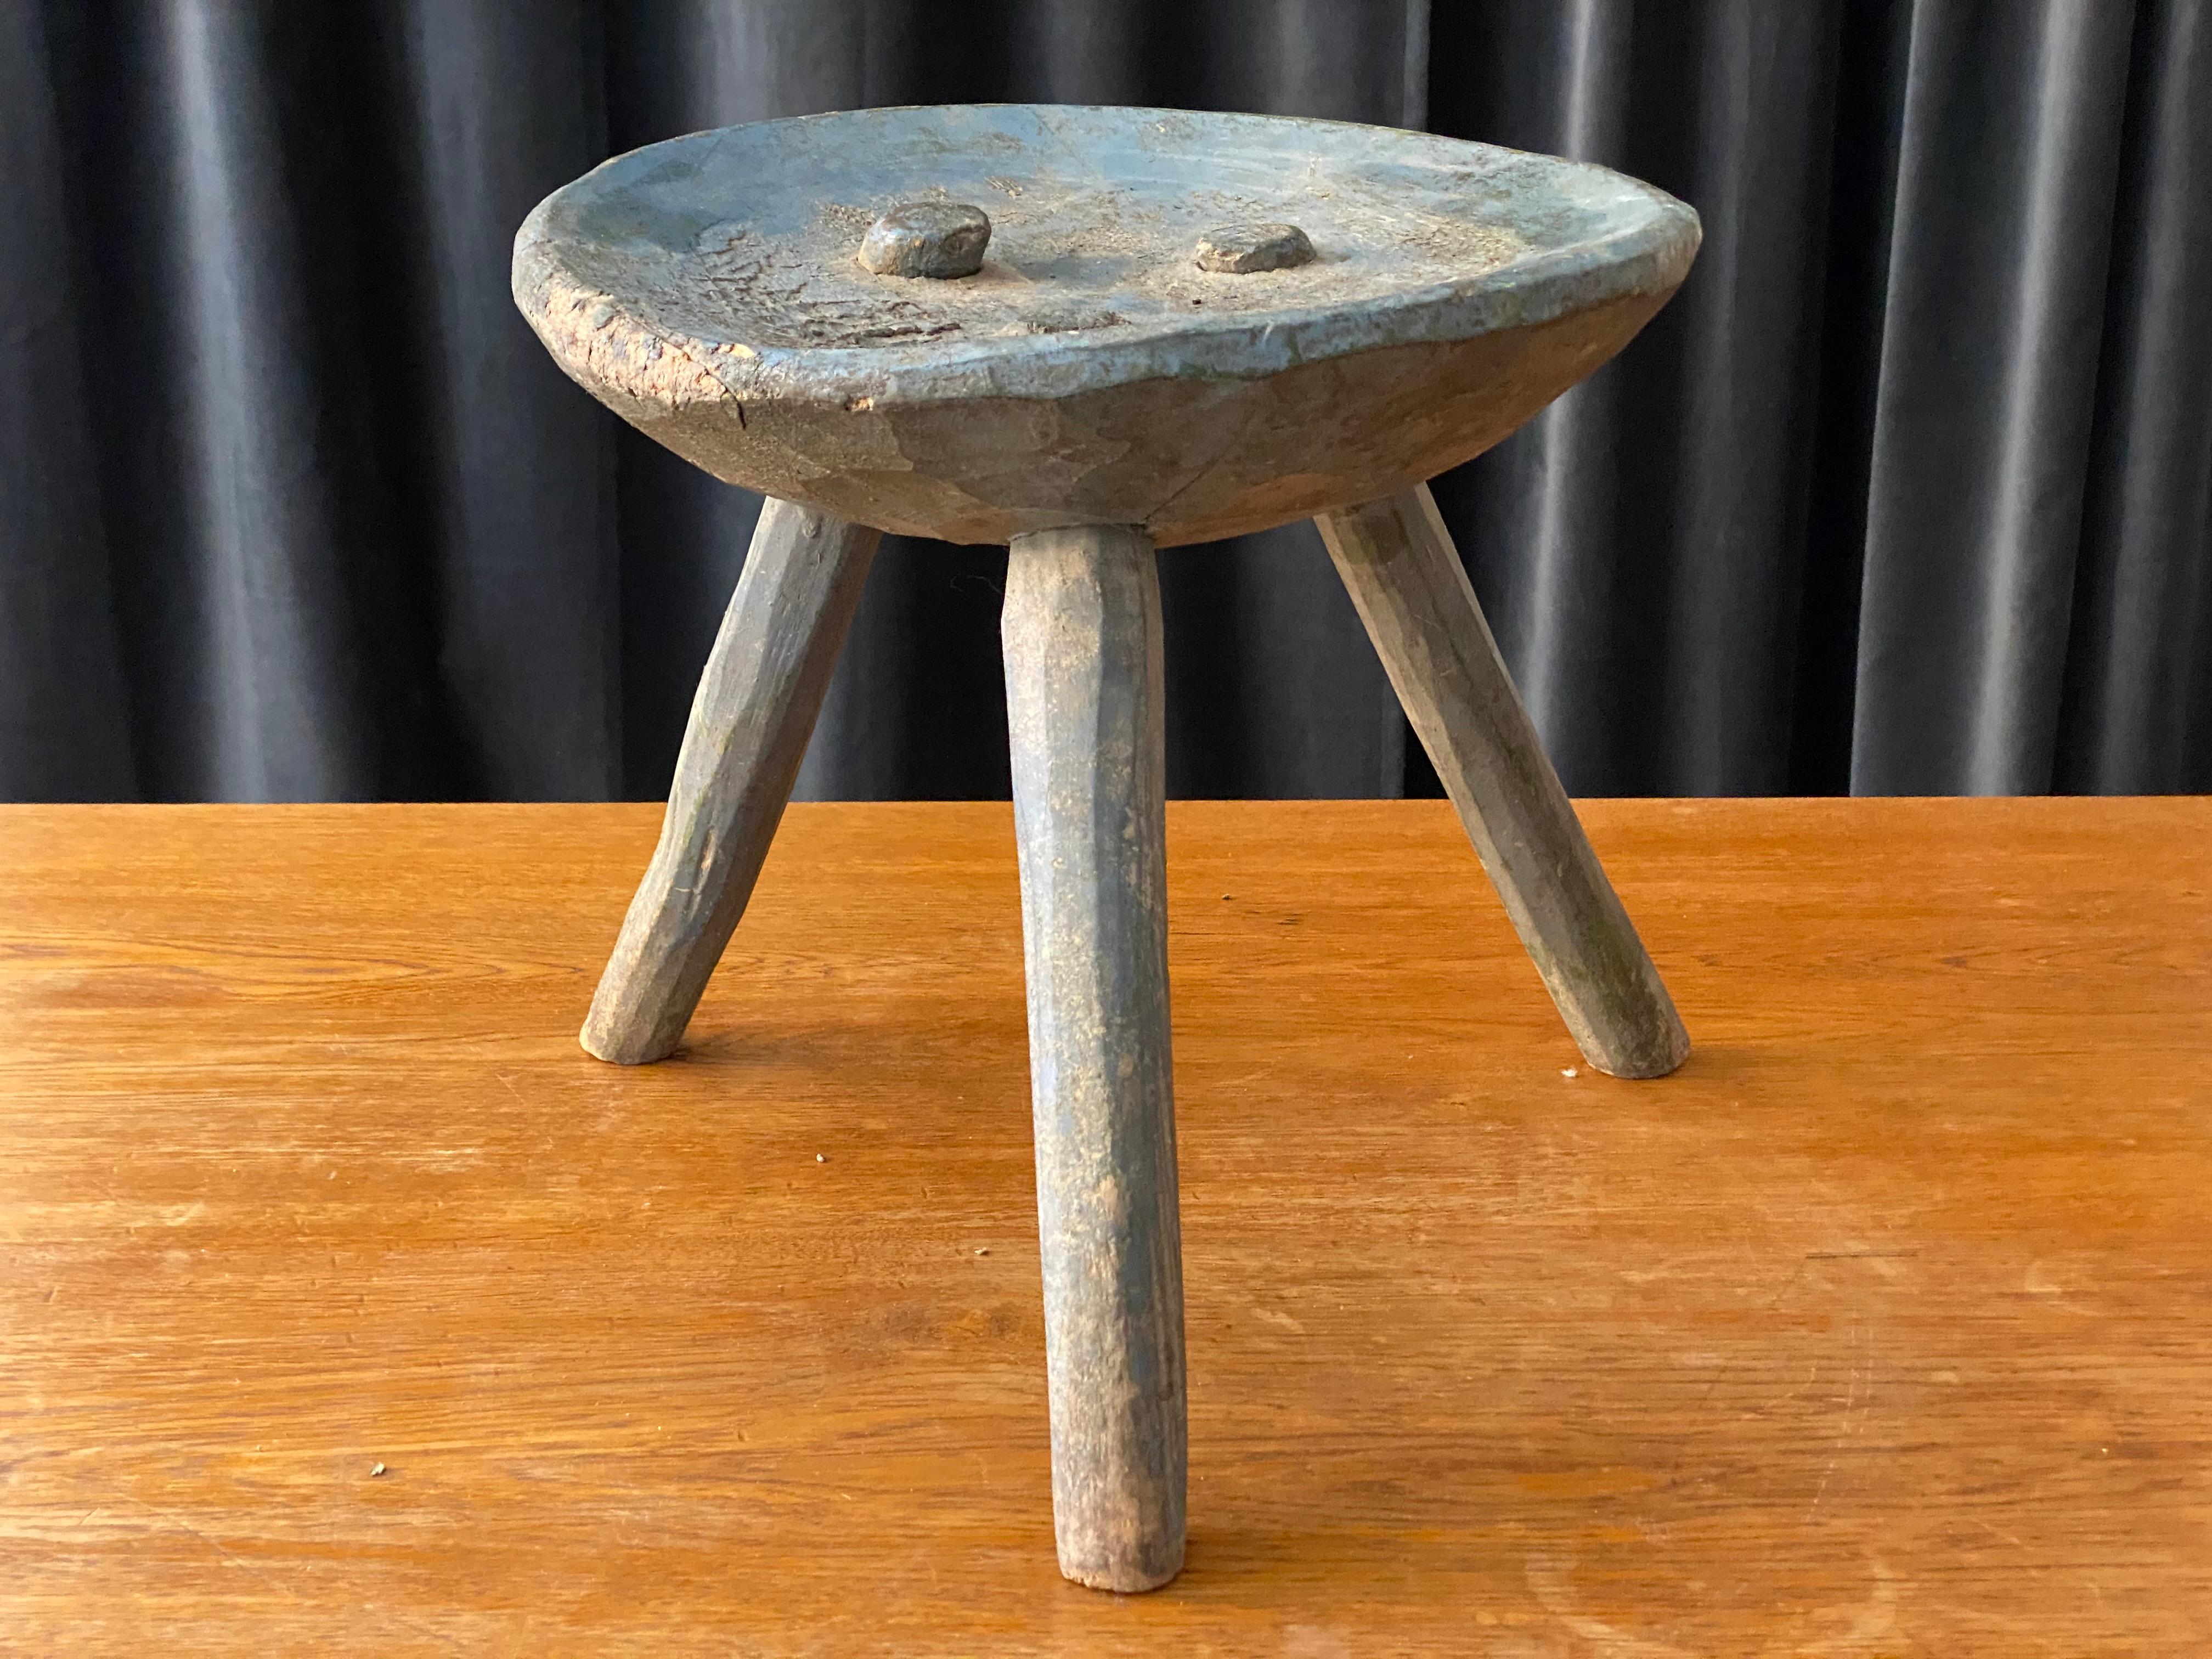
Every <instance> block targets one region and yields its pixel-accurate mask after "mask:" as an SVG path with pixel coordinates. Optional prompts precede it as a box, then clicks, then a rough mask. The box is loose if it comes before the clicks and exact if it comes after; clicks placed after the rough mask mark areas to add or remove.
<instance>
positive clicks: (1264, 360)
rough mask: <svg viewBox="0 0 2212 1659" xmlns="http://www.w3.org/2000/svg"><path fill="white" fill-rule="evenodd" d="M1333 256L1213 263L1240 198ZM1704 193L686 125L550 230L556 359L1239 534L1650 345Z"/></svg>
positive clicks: (832, 508) (961, 480)
mask: <svg viewBox="0 0 2212 1659" xmlns="http://www.w3.org/2000/svg"><path fill="white" fill-rule="evenodd" d="M940 193H943V194H949V196H950V197H951V198H953V199H955V200H957V201H962V202H968V203H973V204H976V205H977V206H978V207H979V209H980V210H981V211H983V212H984V213H986V214H987V216H989V219H990V221H991V222H992V224H993V226H994V233H993V235H992V238H991V242H990V251H989V256H988V257H987V258H985V259H984V260H983V263H982V265H981V269H980V270H977V271H976V272H975V275H973V276H967V277H963V278H962V279H960V280H958V281H954V282H913V281H908V280H906V279H905V278H903V277H901V276H884V275H878V274H876V273H873V272H872V271H870V270H868V269H867V268H866V266H865V265H864V264H861V262H860V260H859V259H857V258H855V257H854V249H855V248H856V247H857V246H859V245H860V240H861V238H862V237H863V236H864V235H865V234H866V232H867V230H868V228H869V226H870V223H871V222H872V220H873V219H874V218H875V216H877V214H878V213H879V212H880V211H881V210H882V209H883V208H884V205H885V204H887V203H890V202H896V201H898V200H900V199H901V198H902V197H903V198H907V199H909V200H912V199H917V198H928V197H938V196H939V195H940ZM1255 218H1256V219H1259V220H1262V221H1273V220H1282V221H1286V222H1291V223H1294V224H1296V225H1297V226H1298V227H1299V228H1301V229H1302V231H1303V233H1304V235H1305V236H1306V237H1307V238H1308V239H1310V242H1311V244H1312V247H1313V249H1314V252H1315V257H1314V258H1311V259H1310V260H1308V261H1304V262H1303V263H1298V264H1295V266H1294V267H1292V268H1288V269H1281V270H1248V271H1245V272H1243V273H1238V272H1234V271H1221V270H1201V269H1200V268H1199V263H1198V260H1197V259H1196V258H1195V257H1194V255H1195V254H1196V252H1197V248H1198V244H1199V241H1200V238H1201V237H1202V236H1204V235H1205V234H1206V233H1207V232H1208V231H1209V230H1212V229H1214V228H1219V227H1223V226H1225V225H1228V224H1230V223H1231V222H1239V221H1244V222H1249V221H1251V220H1254V219H1255ZM1698 238H1699V228H1698V217H1697V215H1696V214H1695V213H1693V212H1692V210H1690V209H1689V208H1688V207H1686V205H1684V204H1682V203H1680V202H1678V201H1676V200H1675V199H1674V197H1670V196H1668V195H1667V194H1665V193H1664V192H1663V191H1657V190H1654V189H1653V188H1651V187H1650V185H1643V184H1639V183H1638V182H1637V181H1636V180H1634V179H1625V178H1623V177H1622V176H1621V175H1620V174H1619V173H1610V172H1607V170H1606V169H1604V168H1602V167H1591V166H1589V165H1587V164H1584V163H1581V162H1575V161H1561V160H1558V159H1556V158H1553V157H1550V156H1539V155H1524V154H1522V153H1520V152H1518V151H1514V150H1508V149H1498V148H1497V147H1496V146H1494V145H1489V144H1476V143H1466V142H1464V141H1462V140H1459V139H1453V138H1443V137H1437V136H1435V135H1432V134H1430V133H1422V132H1406V131H1396V130H1391V129H1384V128H1380V127H1360V126H1352V125H1346V124H1345V123H1342V122H1337V121H1307V120H1294V119H1290V118H1284V117H1279V116H1254V115H1233V114H1223V113H1208V112H1193V111H1188V110H1158V109H1154V110H1144V109H1119V108H1092V109H1085V108H1074V107H1069V106H1059V105H1003V104H1001V105H963V106H938V107H934V108H919V109H872V110H850V111H845V112H840V113H836V114H831V115H821V116H806V117H801V118H795V119H792V120H785V121H764V122H758V123H755V124H753V125H747V126H741V127H730V128H725V129H722V130H720V131H714V132H702V133H694V134H691V135H690V136H689V137H683V138H675V139H671V140H669V141H668V142H667V143H660V144H654V145H652V146H649V147H647V149H641V150H637V151H635V152H633V153H632V154H630V155H624V156H619V157H617V158H616V159H615V160H613V161H609V162H607V163H606V164H605V166H603V167H597V168H594V169H593V170H592V172H591V173H587V174H586V175H585V176H584V177H583V178H581V179H577V180H576V181H574V183H573V184H570V185H565V186H563V187H562V189H561V190H559V191H556V192H555V193H554V194H553V195H552V196H550V197H547V198H546V200H545V201H544V202H543V203H541V204H539V205H538V208H537V210H535V211H534V212H532V215H531V216H530V218H529V220H528V222H526V223H525V224H524V226H523V227H522V229H521V232H520V234H519V235H518V236H517V238H516V240H515V252H514V270H513V285H514V297H515V301H516V303H517V304H518V305H519V306H520V307H521V310H522V313H523V315H524V316H525V317H526V318H527V319H529V322H530V325H531V326H532V328H534V329H535V330H536V331H538V337H539V338H540V339H542V340H543V341H544V343H545V346H546V349H548V350H549V351H550V352H551V353H552V354H553V356H554V358H555V359H556V361H557V362H559V363H560V364H561V366H562V368H564V369H566V370H567V371H568V374H570V375H571V376H573V377H574V379H575V380H577V381H578V382H579V383H580V384H581V385H582V386H585V387H586V388H587V389H588V390H589V391H590V392H592V395H593V396H594V397H597V398H599V399H600V400H601V401H602V402H604V403H605V404H607V406H608V407H609V408H611V409H612V410H615V411H616V412H617V413H618V414H619V415H621V416H623V419H625V420H627V421H629V422H633V423H634V424H635V425H636V426H637V427H638V428H639V429H640V430H641V431H643V432H645V433H646V434H647V435H649V436H651V437H653V438H654V439H655V440H657V441H659V442H661V443H664V444H665V445H667V446H668V447H670V448H671V449H672V450H674V451H675V452H676V453H678V454H679V455H682V456H684V458H685V459H689V460H690V461H693V462H695V463H696V464H697V465H700V466H702V467H704V468H705V469H706V470H707V471H709V472H712V473H713V474H714V476H715V477H719V478H722V479H724V480H726V481H727V482H729V483H742V484H744V485H745V486H746V487H748V488H750V489H759V490H763V491H765V492H766V493H767V494H769V495H777V496H782V497H787V498H789V499H791V500H794V501H807V502H810V503H811V504H812V505H814V506H817V507H821V508H823V510H824V511H826V512H831V513H838V514H840V515H842V517H845V518H848V519H852V520H856V521H858V522H860V523H865V524H872V525H876V526H880V527H881V528H883V529H884V530H891V531H899V532H905V533H909V534H916V535H925V536H938V537H943V538H946V539H948V540H951V541H963V542H1004V541H1007V540H1010V539H1011V538H1012V537H1014V536H1017V535H1019V534H1023V533H1024V532H1030V531H1036V530H1042V529H1049V528H1052V527H1054V526H1059V525H1064V524H1068V523H1071V522H1074V523H1097V524H1134V525H1139V526H1142V527H1143V528H1144V530H1145V531H1146V533H1147V534H1149V535H1150V536H1151V537H1152V539H1153V541H1154V542H1155V544H1158V545H1161V546H1172V545H1175V544H1180V543H1186V542H1203V541H1210V540H1213V539H1215V538H1219V537H1223V536H1230V535H1235V534H1238V533H1241V532H1245V531H1250V530H1261V529H1265V528H1266V527H1267V526H1270V525H1278V524H1284V523H1287V522H1289V521H1290V520H1294V519H1301V518H1305V517H1308V516H1310V514H1312V513H1317V512H1320V511H1322V510H1323V509H1324V508H1328V507H1340V506H1343V505H1345V504H1346V503H1347V502H1355V501H1366V500H1368V499H1370V498H1371V497H1373V496H1376V495H1383V494H1384V493H1386V492H1387V491H1389V490H1392V489H1398V488H1401V486H1403V485H1406V484H1408V483H1418V482H1419V481H1420V480H1421V479H1424V478H1428V477H1434V476H1436V475H1437V473H1439V472H1442V471H1445V470H1446V469H1447V468H1449V467H1452V466H1455V465H1458V464H1459V463H1460V462H1462V461H1464V460H1466V459H1468V458H1469V457H1471V456H1474V455H1476V454H1479V453H1481V452H1482V451H1483V450H1484V449H1486V448H1487V447H1490V446H1491V445H1492V444H1493V443H1495V442H1497V441H1498V439H1500V438H1502V437H1504V435H1506V434H1507V433H1509V432H1510V431H1512V430H1513V429H1514V428H1516V427H1517V426H1519V425H1520V424H1521V423H1522V422H1524V421H1526V420H1527V419H1528V417H1529V416H1532V415H1534V413H1535V412H1536V411H1537V410H1540V409H1541V408H1542V407H1543V406H1544V405H1545V404H1547V403H1549V402H1550V401H1551V400H1552V399H1553V398H1555V397H1557V396H1558V395H1559V393H1560V392H1563V391H1565V389H1566V388H1567V387H1569V386H1572V385H1573V384H1574V383H1575V382H1576V381H1577V380H1581V379H1583V376H1585V375H1587V374H1589V373H1590V372H1591V371H1592V370H1593V369H1595V368H1597V366H1598V365H1599V364H1601V363H1602V362H1605V361H1606V359H1607V358H1608V357H1610V356H1613V353H1614V352H1616V351H1618V350H1620V348H1621V347H1622V346H1623V345H1624V344H1626V343H1627V342H1628V340H1629V339H1630V338H1631V337H1632V336H1633V335H1634V334H1635V333H1636V331H1637V330H1638V329H1639V328H1641V327H1642V326H1643V325H1644V323H1645V322H1646V321H1647V320H1648V319H1650V316H1651V314H1652V313H1654V312H1656V310H1657V309H1658V308H1659V307H1660V306H1661V305H1662V304H1664V303H1665V301H1666V299H1667V296H1668V295H1669V294H1671V293H1673V292H1674V289H1675V287H1676V285H1677V284H1679V283H1680V282H1681V280H1682V277H1683V276H1684V274H1685V273H1686V271H1687V270H1688V269H1689V264H1690V261H1691V258H1692V256H1693V255H1694V254H1695V252H1696V251H1697V246H1698Z"/></svg>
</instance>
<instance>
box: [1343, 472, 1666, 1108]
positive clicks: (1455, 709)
mask: <svg viewBox="0 0 2212 1659" xmlns="http://www.w3.org/2000/svg"><path fill="white" fill-rule="evenodd" d="M1314 524H1315V526H1316V528H1318V529H1319V530H1320V532H1321V538H1322V542H1323V543H1324V544H1326V545H1327V547H1328V556H1329V557H1330V558H1331V559H1332V560H1333V561H1334V562H1335V565H1336V571H1337V574H1339V575H1340V576H1341V577H1343V578H1344V586H1345V591H1346V592H1348V593H1349V594H1351V596H1352V606H1353V608H1354V609H1355V610H1357V611H1358V612H1359V620H1360V621H1361V622H1362V623H1365V624H1366V627H1367V633H1368V637H1369V638H1370V639H1372V640H1373V641H1375V649H1376V653H1378V654H1379V655H1380V656H1381V657H1382V659H1383V670H1384V671H1385V672H1386V673H1388V674H1389V677H1390V684H1391V686H1392V688H1393V689H1394V690H1396V692H1397V693H1398V701H1399V702H1400V703H1401V705H1403V707H1404V708H1405V710H1406V718H1407V720H1408V721H1409V722H1410V723H1411V724H1412V726H1413V730H1414V732H1416V733H1418V734H1419V738H1420V739H1421V746H1422V747H1423V748H1425V750H1428V753H1429V758H1430V760H1431V761H1432V762H1434V763H1435V764H1436V769H1437V777H1438V778H1439V779H1441V780H1442V781H1443V786H1444V793H1446V794H1447V795H1449V796H1450V798H1451V801H1452V805H1454V806H1455V807H1456V808H1457V809H1458V811H1459V817H1460V823H1462V825H1464V826H1465V827H1466V829H1467V834H1468V840H1469V841H1471V842H1474V850H1475V853H1476V854H1477V856H1479V857H1480V859H1481V860H1482V867H1483V868H1484V869H1485V870H1486V871H1488V872H1490V879H1491V882H1492V884H1493V885H1495V886H1496V887H1497V889H1498V898H1499V899H1500V900H1501V901H1502V902H1504V906H1505V914H1506V915H1508V916H1509V917H1510V918H1511V920H1512V922H1513V926H1514V928H1515V930H1516V932H1518V933H1520V935H1521V943H1522V945H1525V946H1526V947H1527V948H1528V959H1529V960H1530V961H1531V962H1533V963H1535V965H1536V971H1537V972H1538V973H1539V974H1541V975H1543V978H1544V986H1545V988H1546V989H1547V990H1548V991H1550V992H1551V994H1552V1000H1553V1003H1555V1004H1556V1005H1557V1006H1558V1007H1559V1017H1560V1018H1562V1019H1564V1020H1565V1021H1566V1023H1567V1030H1568V1031H1569V1032H1570V1033H1571V1035H1572V1036H1573V1037H1574V1040H1575V1046H1576V1047H1577V1048H1580V1049H1581V1050H1582V1052H1583V1059H1585V1060H1589V1063H1590V1064H1591V1065H1593V1066H1596V1067H1597V1068H1598V1069H1599V1070H1600V1071H1602V1072H1609V1073H1612V1074H1613V1076H1615V1077H1624V1078H1654V1077H1664V1076H1666V1075H1667V1073H1669V1072H1671V1071H1673V1070H1674V1068H1675V1067H1676V1066H1680V1064H1681V1063H1682V1062H1683V1061H1684V1060H1686V1059H1688V1058H1689V1054H1690V1034H1689V1032H1688V1031H1686V1030H1684V1029H1683V1026H1682V1020H1681V1017H1680V1015H1679V1014H1677V1013H1676V1012H1675V1011H1674V1001H1673V1000H1672V999H1671V998H1669V997H1668V994H1667V987H1666V985H1665V983H1664V982H1663V981H1662V980H1661V979H1660V977H1659V970H1658V969H1656V968H1654V967H1653V966H1652V965H1651V957H1650V953H1649V952H1647V951H1645V950H1644V941H1643V940H1642V939H1638V937H1637V934H1636V925H1635V924H1634V923H1633V922H1632V921H1629V919H1628V912H1627V911H1626V909H1624V908H1622V907H1621V902H1620V896H1619V895H1618V894H1616V893H1615V892H1614V891H1613V884H1612V883H1611V882H1609V881H1607V879H1606V874H1605V870H1604V867H1603V866H1601V865H1600V864H1599V862H1598V860H1597V857H1596V854H1594V853H1592V852H1591V851H1590V845H1589V837H1588V836H1585V835H1584V834H1583V827H1582V824H1581V823H1579V822H1578V821H1577V819H1576V817H1575V809H1574V805H1573V803H1572V802H1571V801H1570V800H1568V799H1567V792H1566V791H1565V789H1563V788H1561V787H1559V774H1558V773H1557V772H1555V771H1553V769H1552V761H1551V757H1550V756H1549V755H1547V754H1546V753H1545V752H1544V740H1543V738H1541V737H1540V736H1538V735H1537V732H1536V727H1535V724H1534V721H1532V720H1529V718H1528V710H1527V709H1526V708H1523V707H1522V702H1521V694H1520V693H1519V692H1518V691H1516V690H1514V688H1513V678H1512V676H1511V675H1510V674H1509V673H1508V672H1507V671H1506V668H1505V659H1504V658H1503V657H1501V656H1500V655H1499V654H1498V641H1496V640H1495V639H1493V638H1492V637H1491V633H1490V623H1489V622H1488V620H1487V619H1486V617H1484V616H1483V614H1482V605H1481V604H1480V602H1479V601H1478V600H1477V599H1475V596H1474V585H1473V584H1472V583H1470V582H1469V581H1468V576H1467V569H1466V567H1465V566H1463V565H1462V564H1461V563H1460V559H1459V551H1458V550H1457V549H1456V548H1455V547H1454V546H1453V545H1452V538H1451V532H1449V530H1447V529H1445V528H1444V521H1443V515H1442V514H1441V513H1438V512H1437V503H1436V498H1435V497H1434V496H1432V495H1430V494H1429V487H1428V485H1426V484H1425V483H1420V484H1415V485H1413V487H1412V488H1411V489H1401V490H1400V491H1399V492H1398V493H1397V494H1396V495H1389V496H1385V497H1384V498H1383V500H1381V501H1369V502H1367V503H1366V504H1364V506H1360V507H1348V508H1346V509H1345V510H1344V511H1343V512H1340V513H1322V515H1321V516H1320V517H1319V518H1317V519H1316V520H1314Z"/></svg>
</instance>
